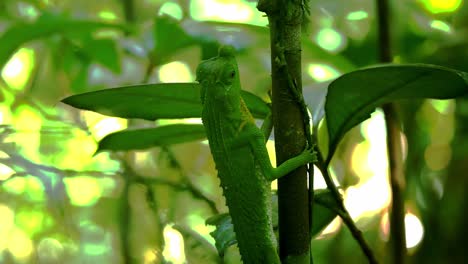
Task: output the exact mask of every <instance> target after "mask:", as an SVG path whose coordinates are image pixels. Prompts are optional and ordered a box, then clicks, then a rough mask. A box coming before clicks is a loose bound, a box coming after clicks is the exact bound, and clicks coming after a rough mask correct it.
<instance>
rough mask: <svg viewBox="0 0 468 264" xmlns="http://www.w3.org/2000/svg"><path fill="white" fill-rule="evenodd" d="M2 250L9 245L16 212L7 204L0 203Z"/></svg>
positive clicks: (0, 246) (0, 239)
mask: <svg viewBox="0 0 468 264" xmlns="http://www.w3.org/2000/svg"><path fill="white" fill-rule="evenodd" d="M0 216H1V217H0V251H2V250H3V249H5V248H6V247H7V246H8V234H9V233H10V231H11V230H12V228H13V227H14V226H15V212H14V211H13V210H12V209H11V208H10V207H9V206H8V205H5V204H1V203H0Z"/></svg>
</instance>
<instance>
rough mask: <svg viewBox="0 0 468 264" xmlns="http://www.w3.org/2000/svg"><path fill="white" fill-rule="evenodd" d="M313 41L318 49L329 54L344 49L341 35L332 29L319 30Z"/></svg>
mask: <svg viewBox="0 0 468 264" xmlns="http://www.w3.org/2000/svg"><path fill="white" fill-rule="evenodd" d="M315 40H316V42H317V44H318V45H319V46H320V47H322V48H323V49H325V50H327V51H330V52H339V51H340V50H341V49H343V48H344V47H345V40H344V37H343V35H342V34H341V33H339V32H338V31H336V30H334V29H332V28H323V29H322V30H320V31H319V32H318V33H317V35H316V37H315Z"/></svg>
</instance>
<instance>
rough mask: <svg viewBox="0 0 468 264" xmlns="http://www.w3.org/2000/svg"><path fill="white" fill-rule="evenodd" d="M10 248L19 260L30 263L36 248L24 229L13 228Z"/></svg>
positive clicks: (9, 241)
mask: <svg viewBox="0 0 468 264" xmlns="http://www.w3.org/2000/svg"><path fill="white" fill-rule="evenodd" d="M8 250H9V251H10V253H11V254H12V255H13V257H14V258H15V259H16V260H17V261H18V262H20V263H28V260H29V258H30V256H31V254H32V253H33V250H34V248H33V243H32V241H31V238H29V236H28V235H27V234H26V233H25V232H24V231H23V230H21V229H19V228H13V229H12V230H11V232H10V234H9V239H8Z"/></svg>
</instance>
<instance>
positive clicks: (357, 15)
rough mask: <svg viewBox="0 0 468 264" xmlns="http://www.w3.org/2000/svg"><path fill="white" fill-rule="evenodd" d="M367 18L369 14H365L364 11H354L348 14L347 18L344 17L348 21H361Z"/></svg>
mask: <svg viewBox="0 0 468 264" xmlns="http://www.w3.org/2000/svg"><path fill="white" fill-rule="evenodd" d="M368 17H369V14H367V12H366V11H362V10H359V11H354V12H350V13H349V14H348V15H347V16H346V19H348V20H354V21H355V20H362V19H366V18H368Z"/></svg>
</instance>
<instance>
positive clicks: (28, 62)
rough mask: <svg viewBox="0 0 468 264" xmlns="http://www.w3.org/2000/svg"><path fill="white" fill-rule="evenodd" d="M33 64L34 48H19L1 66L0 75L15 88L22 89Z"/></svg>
mask: <svg viewBox="0 0 468 264" xmlns="http://www.w3.org/2000/svg"><path fill="white" fill-rule="evenodd" d="M33 66H34V50H32V49H29V48H21V49H20V50H18V51H17V52H16V53H15V54H14V55H13V56H12V57H11V58H10V60H9V61H8V63H7V64H6V65H5V67H3V70H2V77H3V79H4V80H5V82H6V83H7V84H8V85H9V86H10V87H11V88H13V89H15V90H22V89H23V88H24V87H25V85H26V83H27V82H28V80H29V76H30V74H31V71H32V69H33Z"/></svg>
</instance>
